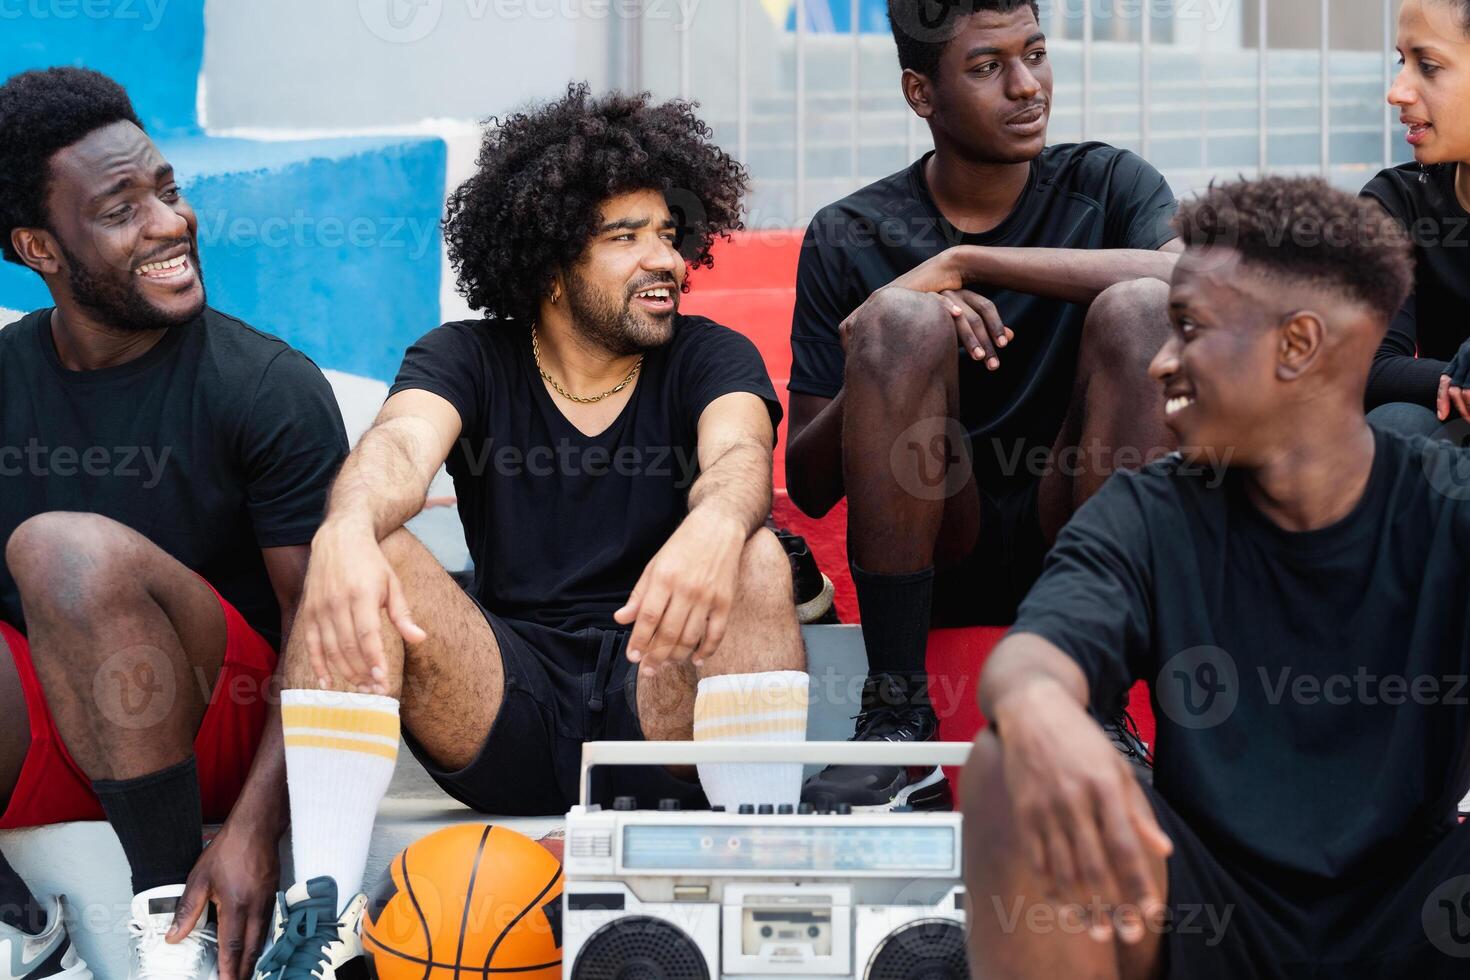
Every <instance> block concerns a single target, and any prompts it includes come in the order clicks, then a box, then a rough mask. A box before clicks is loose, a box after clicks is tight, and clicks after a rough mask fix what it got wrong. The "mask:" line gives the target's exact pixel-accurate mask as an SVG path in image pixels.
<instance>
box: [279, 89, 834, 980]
mask: <svg viewBox="0 0 1470 980" xmlns="http://www.w3.org/2000/svg"><path fill="white" fill-rule="evenodd" d="M707 133H708V130H707V128H706V127H705V126H704V124H703V123H702V122H701V121H700V120H699V119H697V118H696V117H695V116H694V115H693V113H692V112H691V111H690V107H689V106H688V105H687V104H685V103H678V102H671V103H667V104H663V105H658V104H653V103H651V102H650V101H649V99H648V97H647V96H646V95H645V96H636V97H630V96H622V95H609V96H606V97H601V98H593V97H592V96H591V95H590V94H589V93H588V90H587V89H586V87H585V86H576V87H573V88H572V89H571V90H570V91H569V92H568V93H567V95H566V97H565V98H563V99H561V100H560V101H557V102H554V103H551V104H549V105H546V106H542V107H538V108H536V109H535V110H533V111H531V112H528V113H526V114H520V115H514V116H511V117H509V118H508V119H506V120H505V121H504V122H502V123H499V124H497V125H495V126H494V127H492V128H491V129H490V130H489V131H488V132H487V133H486V135H485V141H484V144H483V146H482V147H481V150H480V157H479V159H480V167H481V169H480V170H479V172H478V173H477V174H475V175H474V176H473V177H472V178H470V180H468V181H467V182H466V183H465V184H464V185H463V186H461V187H460V188H459V190H458V191H456V193H455V194H454V196H453V197H452V198H451V200H450V204H449V218H448V221H447V222H446V225H445V232H446V237H447V239H448V243H449V250H450V255H451V257H452V258H453V259H454V261H455V263H456V265H457V267H458V270H459V277H460V287H461V289H462V291H463V292H464V293H465V295H466V298H467V299H468V300H469V302H470V305H471V306H472V307H474V308H475V309H482V310H485V311H486V312H487V314H489V316H488V317H487V318H486V319H483V320H477V321H468V322H463V323H450V324H446V325H445V326H442V327H440V328H438V329H437V330H434V331H432V332H430V333H429V334H427V335H426V336H425V337H423V338H422V339H421V340H420V341H419V342H418V343H417V344H415V345H414V346H413V347H412V348H410V349H409V351H408V354H407V356H406V357H405V358H404V361H403V367H402V369H401V370H400V372H399V375H398V379H397V381H396V382H395V383H394V385H393V388H392V391H391V393H390V395H389V398H388V401H387V403H386V404H385V405H384V406H383V410H382V412H381V414H380V415H379V417H378V420H377V423H376V424H375V425H374V427H373V429H372V430H371V431H370V432H368V434H367V435H366V436H364V437H363V440H362V442H361V443H360V444H359V446H358V448H357V450H356V451H355V452H354V453H353V454H352V456H351V457H350V458H349V459H348V461H347V463H346V465H345V466H344V467H343V469H342V475H341V476H340V477H339V478H338V480H337V483H336V485H335V486H334V488H333V491H332V498H331V503H330V507H329V510H328V515H327V519H326V521H325V522H324V524H323V526H322V529H321V531H320V532H319V533H318V534H317V536H316V539H315V541H314V543H313V550H312V559H311V568H310V570H309V572H308V575H307V584H306V598H305V600H304V602H303V605H302V612H301V618H300V621H299V624H298V627H297V630H296V633H295V634H294V635H293V636H292V639H291V643H290V645H289V647H288V649H287V651H286V661H287V667H286V670H287V677H286V683H287V687H288V690H286V692H285V694H284V704H285V709H284V723H285V731H286V754H287V768H288V771H289V783H290V788H291V817H292V837H293V848H294V857H295V864H296V874H297V880H298V882H299V883H298V884H297V885H296V886H295V887H294V888H292V889H290V890H289V891H288V892H287V893H286V894H285V896H284V898H283V906H284V909H285V910H287V911H288V912H289V914H290V916H291V917H292V921H297V918H296V917H297V915H298V913H301V914H304V913H306V912H310V911H311V910H314V909H315V910H319V911H320V912H321V913H322V916H321V917H320V919H319V922H320V929H319V931H318V932H317V933H316V934H313V935H303V934H301V932H300V931H298V930H296V929H285V928H281V929H278V932H277V945H276V947H275V949H273V950H272V951H271V952H269V953H267V955H266V957H265V958H264V959H263V960H262V961H261V965H262V971H263V972H262V976H263V977H269V978H272V980H274V978H276V977H285V978H289V980H297V978H298V976H299V977H300V978H305V977H306V976H307V975H308V973H309V972H310V970H315V971H316V972H312V973H311V975H312V976H317V977H320V976H334V975H347V974H348V972H349V969H350V968H349V967H348V964H354V963H356V960H357V959H358V958H359V957H360V956H361V955H362V952H361V948H360V946H359V945H358V940H357V936H356V935H355V933H353V931H352V925H353V924H354V923H355V922H356V921H358V918H359V917H360V915H361V914H362V908H363V904H364V901H365V899H364V898H363V896H361V895H358V896H357V897H356V898H355V899H354V898H352V896H353V895H354V893H355V892H357V891H358V888H359V883H360V882H361V880H362V873H363V865H364V862H365V860H366V855H367V847H368V841H369V838H370V835H371V831H372V826H373V815H374V813H375V812H376V809H377V804H378V801H379V800H380V799H381V798H382V795H383V792H384V790H385V789H386V787H387V782H388V778H389V776H390V775H391V772H392V761H391V749H389V748H388V746H389V745H390V744H392V745H396V743H397V739H396V736H397V733H398V731H399V725H400V721H399V719H400V716H401V719H402V720H401V726H402V732H403V734H404V737H405V739H406V740H407V742H408V745H409V746H410V748H411V749H412V750H413V752H414V754H415V755H416V756H417V757H418V758H419V760H420V761H421V762H422V763H423V764H424V766H425V768H427V769H428V771H429V774H430V775H431V776H432V777H433V778H434V779H435V780H436V781H437V782H438V783H439V784H440V786H442V787H443V788H444V790H445V791H446V792H447V793H449V794H450V795H452V796H454V797H455V798H456V799H458V800H460V801H462V802H464V803H466V804H467V805H469V806H472V807H474V808H476V809H478V810H481V811H483V812H490V813H500V814H552V813H565V812H566V810H567V808H568V807H569V806H571V805H572V804H574V803H575V802H576V801H577V800H578V797H579V795H580V793H579V786H578V775H579V768H580V760H581V750H582V743H583V742H584V741H588V740H640V739H650V740H674V739H679V740H684V739H689V738H690V737H691V736H692V737H693V738H694V739H695V740H698V741H709V740H731V739H734V740H742V739H756V740H761V741H800V740H802V739H803V738H805V731H806V698H807V691H808V683H809V682H808V679H807V676H806V673H805V670H804V663H805V660H804V655H803V651H802V646H801V636H800V629H799V626H798V624H797V619H796V604H795V600H794V597H793V590H792V580H791V569H790V565H789V564H788V562H787V559H786V555H785V552H784V550H783V549H782V547H781V545H780V544H779V542H778V541H777V540H776V538H775V536H774V535H773V534H771V533H770V532H769V531H767V530H765V529H764V528H763V523H764V521H765V518H766V515H767V514H768V513H769V508H770V503H771V452H772V447H773V445H774V442H775V431H776V428H775V427H776V423H777V421H778V420H779V417H780V408H779V403H778V402H777V400H776V395H775V392H774V390H773V389H772V386H771V382H770V379H769V377H768V376H767V374H766V371H765V367H764V365H763V364H762V363H761V359H760V355H759V353H758V352H757V351H756V349H755V347H754V345H753V344H751V343H750V341H749V340H747V339H745V338H744V337H742V336H740V335H738V334H736V333H735V332H734V331H731V330H729V329H726V328H725V327H722V326H720V325H718V324H715V323H713V322H711V321H709V320H706V319H703V318H700V317H687V316H682V315H680V314H679V312H678V306H679V296H680V293H681V291H682V290H683V288H684V285H685V277H686V272H687V269H688V266H689V265H690V264H693V265H695V266H698V265H700V264H705V263H707V262H708V261H709V259H710V247H711V244H712V241H713V239H714V238H715V236H716V235H719V234H722V233H724V232H726V231H728V230H729V229H731V228H735V227H738V223H739V215H740V203H741V196H742V193H743V190H744V186H745V174H744V171H743V169H742V168H741V167H740V166H739V165H738V164H736V163H735V162H734V161H732V160H731V159H730V158H729V157H728V156H727V155H725V154H724V153H723V152H721V151H720V150H719V149H717V148H716V147H714V146H713V145H711V144H710V143H709V142H708V136H707ZM671 204H673V205H675V206H677V207H678V208H679V209H680V210H679V212H678V213H677V214H676V213H675V212H674V211H673V210H671ZM446 461H447V463H448V466H449V472H450V474H451V475H452V476H453V478H454V484H455V491H456V495H457V496H458V500H459V511H460V516H461V517H462V518H463V520H464V525H465V538H466V542H467V543H468V545H469V550H470V553H471V556H472V557H473V558H474V563H475V581H474V585H473V588H472V590H471V594H469V595H466V594H465V592H464V591H463V590H461V589H460V588H459V587H457V586H456V585H455V583H454V582H453V581H452V580H451V579H450V578H449V576H448V575H447V574H445V572H444V570H443V569H442V568H440V567H439V565H438V564H437V563H436V562H435V561H434V559H433V558H432V557H431V556H430V555H429V553H428V552H427V551H425V549H424V547H423V546H422V545H421V544H419V542H418V541H416V540H415V539H414V538H413V536H412V535H410V534H409V533H408V532H407V531H406V530H404V529H403V523H404V521H406V520H407V519H408V518H410V517H412V516H413V514H414V513H415V512H417V510H418V509H419V507H420V506H421V505H422V503H423V500H424V494H425V493H426V491H427V489H428V487H429V481H430V479H431V478H432V477H433V475H434V473H435V472H436V471H437V470H438V468H439V466H440V465H441V464H443V463H445V462H446ZM385 614H386V618H385ZM385 754H386V755H387V758H384V757H383V756H384V755H385ZM698 774H699V780H700V781H699V782H698V783H696V782H693V781H690V780H687V779H685V778H683V776H681V775H676V774H675V773H674V772H672V771H667V770H664V769H662V768H654V769H652V770H649V771H629V770H626V769H621V768H619V769H611V770H608V771H607V772H606V773H604V774H603V776H604V777H605V778H603V779H602V781H601V782H600V783H598V784H597V785H595V786H594V789H593V792H594V794H595V795H596V796H597V797H598V799H601V800H604V801H608V802H610V800H609V797H611V796H613V795H626V796H633V797H636V799H637V800H638V802H640V803H641V804H642V805H644V806H652V805H654V803H655V801H662V800H677V801H682V802H683V804H684V805H685V806H686V807H687V806H695V807H702V806H704V805H705V796H706V795H707V796H708V798H709V799H710V800H711V801H713V802H714V803H715V804H717V805H723V806H727V807H729V808H731V809H733V808H734V807H736V806H737V805H738V804H740V803H751V804H757V805H758V804H763V803H770V804H778V805H779V804H785V803H791V804H794V803H796V802H797V800H798V797H799V794H800V783H801V767H800V766H798V765H791V764H784V763H783V764H780V765H777V766H759V765H755V766H751V765H744V766H734V765H729V766H722V765H716V766H704V765H701V766H699V767H698ZM595 782H596V780H595ZM339 899H340V900H341V901H342V902H343V903H345V905H341V906H339V905H338V904H337V903H338V900H339ZM532 914H533V917H534V922H533V923H532V925H531V928H535V929H546V928H551V925H550V924H549V923H548V921H547V917H548V916H554V909H540V908H538V909H535V910H534V911H533V913H532ZM308 967H309V968H310V969H308ZM351 968H360V967H357V966H354V967H351ZM273 970H284V972H280V973H278V972H269V971H273ZM298 971H299V972H298ZM333 971H337V972H336V973H334V972H333ZM352 975H356V974H352Z"/></svg>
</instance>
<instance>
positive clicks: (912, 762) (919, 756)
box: [582, 742, 972, 807]
mask: <svg viewBox="0 0 1470 980" xmlns="http://www.w3.org/2000/svg"><path fill="white" fill-rule="evenodd" d="M971 748H972V746H971V744H970V743H969V742H584V743H582V806H584V807H586V806H589V805H590V803H591V799H592V767H593V766H693V765H698V764H699V763H701V762H799V763H801V764H803V765H806V764H809V763H822V764H825V765H838V766H843V765H849V766H962V765H964V764H965V761H966V760H967V759H969V757H970V749H971Z"/></svg>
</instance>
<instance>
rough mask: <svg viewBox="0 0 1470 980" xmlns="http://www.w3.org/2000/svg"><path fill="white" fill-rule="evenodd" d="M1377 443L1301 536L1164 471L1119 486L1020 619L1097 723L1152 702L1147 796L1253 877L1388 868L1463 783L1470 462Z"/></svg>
mask: <svg viewBox="0 0 1470 980" xmlns="http://www.w3.org/2000/svg"><path fill="white" fill-rule="evenodd" d="M1375 440H1376V450H1375V453H1376V455H1375V458H1374V463H1373V469H1372V474H1371V476H1370V478H1369V483H1368V487H1367V490H1366V492H1365V493H1364V495H1363V498H1362V500H1361V501H1360V502H1359V504H1358V505H1357V507H1356V508H1355V509H1354V510H1353V511H1352V513H1351V514H1350V515H1348V516H1347V517H1346V518H1344V519H1343V520H1341V521H1339V522H1337V523H1336V524H1334V525H1332V526H1330V527H1327V528H1323V529H1320V530H1316V531H1309V532H1302V533H1293V532H1288V531H1284V530H1282V529H1281V528H1280V527H1279V526H1277V525H1276V524H1274V523H1273V522H1272V521H1270V519H1269V518H1267V517H1266V516H1265V515H1264V514H1262V513H1261V512H1260V510H1259V509H1258V508H1256V507H1255V506H1254V505H1253V504H1252V503H1251V502H1250V501H1249V500H1248V499H1247V497H1246V495H1245V491H1244V487H1243V485H1242V482H1241V479H1240V477H1239V475H1238V474H1235V473H1230V472H1228V471H1227V473H1226V474H1225V475H1224V476H1220V475H1217V474H1213V473H1202V472H1200V471H1199V470H1198V469H1195V468H1192V467H1191V466H1190V465H1189V464H1185V463H1182V462H1181V461H1180V459H1179V457H1178V456H1177V455H1176V456H1172V457H1170V458H1168V459H1166V460H1162V461H1160V462H1158V463H1155V464H1153V465H1150V466H1148V467H1146V468H1145V469H1144V470H1143V471H1142V472H1139V473H1128V472H1120V473H1118V474H1116V475H1114V476H1113V477H1112V478H1111V479H1110V480H1109V481H1108V482H1107V483H1106V484H1105V485H1104V486H1103V488H1102V489H1101V490H1100V491H1099V492H1098V493H1097V495H1096V496H1094V497H1093V498H1092V499H1091V500H1090V501H1088V502H1087V503H1086V504H1085V505H1083V507H1081V508H1080V509H1079V510H1078V512H1077V514H1076V516H1075V517H1073V518H1072V521H1071V523H1069V524H1068V525H1067V526H1066V527H1065V528H1064V529H1063V530H1062V533H1061V535H1060V537H1059V538H1058V540H1057V543H1056V546H1055V547H1054V548H1052V550H1051V554H1050V556H1049V557H1048V559H1047V563H1046V568H1045V571H1044V572H1043V574H1042V576H1041V579H1040V581H1039V582H1038V583H1037V584H1036V586H1035V588H1034V589H1033V590H1032V591H1031V594H1030V596H1029V597H1028V598H1027V599H1026V601H1025V603H1024V604H1023V605H1022V607H1021V611H1020V615H1019V618H1018V620H1017V622H1016V626H1015V631H1016V632H1026V633H1035V634H1039V635H1040V636H1042V637H1045V638H1046V639H1048V640H1050V641H1051V642H1052V643H1055V644H1056V645H1057V646H1058V647H1060V648H1061V649H1062V650H1064V651H1066V652H1067V653H1068V654H1069V655H1070V656H1072V657H1073V658H1074V659H1076V661H1077V662H1078V664H1080V665H1081V667H1082V669H1083V671H1084V672H1085V673H1086V675H1087V678H1088V681H1089V683H1090V685H1091V694H1092V698H1093V702H1094V703H1093V708H1094V710H1098V709H1099V708H1101V707H1103V706H1106V705H1108V704H1112V703H1114V702H1115V701H1116V699H1117V698H1118V697H1119V696H1120V695H1121V694H1122V692H1124V691H1125V690H1126V689H1127V687H1128V686H1129V685H1131V684H1132V682H1133V681H1135V680H1137V679H1143V680H1147V681H1148V682H1149V683H1150V684H1151V685H1152V689H1153V703H1154V711H1155V715H1156V717H1157V721H1158V738H1157V742H1158V744H1157V748H1156V752H1155V763H1156V769H1155V774H1154V785H1155V787H1156V788H1157V789H1158V791H1159V792H1160V793H1161V794H1162V795H1163V796H1164V797H1165V798H1166V799H1167V800H1168V801H1169V802H1170V804H1171V805H1173V807H1174V808H1175V809H1176V810H1178V811H1179V812H1180V813H1181V814H1182V815H1183V816H1184V817H1185V818H1186V819H1187V820H1188V821H1189V822H1190V824H1191V825H1192V826H1193V827H1194V829H1195V830H1196V831H1197V832H1198V833H1199V834H1200V836H1201V837H1202V838H1203V839H1204V840H1205V842H1206V843H1208V844H1211V845H1212V846H1213V848H1214V849H1215V850H1216V851H1217V853H1219V854H1220V855H1221V856H1222V857H1224V858H1226V859H1229V860H1236V861H1242V862H1246V863H1247V865H1248V866H1249V867H1250V868H1252V869H1254V870H1255V871H1256V872H1257V873H1270V872H1272V871H1273V870H1276V871H1280V870H1283V869H1284V870H1285V871H1287V872H1290V873H1296V874H1299V875H1302V876H1304V877H1305V879H1307V880H1320V879H1326V878H1335V877H1340V876H1343V875H1350V874H1355V873H1359V872H1361V873H1365V874H1372V873H1374V872H1376V871H1384V870H1388V869H1390V868H1391V867H1392V864H1393V862H1394V861H1396V860H1400V859H1403V858H1404V856H1405V855H1406V854H1411V853H1419V852H1418V850H1417V849H1418V848H1420V847H1422V845H1423V844H1424V843H1425V842H1426V841H1428V840H1430V839H1432V838H1433V837H1434V836H1436V835H1437V834H1440V833H1442V832H1444V831H1445V830H1447V829H1449V828H1452V827H1453V826H1454V825H1455V810H1456V803H1457V801H1458V800H1459V799H1460V798H1461V797H1462V796H1463V795H1464V794H1465V790H1466V784H1467V781H1470V759H1467V736H1470V709H1467V703H1470V701H1467V699H1470V688H1467V686H1466V684H1465V677H1466V674H1467V671H1470V602H1466V599H1465V597H1466V596H1467V595H1470V493H1467V492H1466V486H1465V483H1464V481H1463V478H1462V476H1461V474H1463V473H1464V472H1466V471H1470V454H1466V453H1465V452H1463V451H1462V450H1459V449H1457V448H1455V447H1454V446H1452V445H1450V444H1448V443H1444V442H1440V441H1433V442H1431V441H1429V440H1425V439H1423V438H1422V437H1421V438H1413V439H1410V438H1408V437H1402V436H1396V435H1392V434H1387V433H1381V432H1378V433H1375ZM1457 477H1459V479H1457ZM1416 685H1417V686H1416ZM1420 702H1432V703H1420Z"/></svg>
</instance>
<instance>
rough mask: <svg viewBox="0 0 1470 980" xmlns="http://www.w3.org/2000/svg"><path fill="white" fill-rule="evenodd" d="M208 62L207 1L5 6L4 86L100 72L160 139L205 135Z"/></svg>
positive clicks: (0, 22)
mask: <svg viewBox="0 0 1470 980" xmlns="http://www.w3.org/2000/svg"><path fill="white" fill-rule="evenodd" d="M247 2H248V0H247ZM203 63H204V0H6V2H4V3H0V79H3V78H9V77H10V76H11V75H14V74H16V73H17V72H20V71H25V70H26V69H29V68H50V67H53V66H57V65H76V66H79V67H83V68H94V69H96V70H97V71H100V72H103V73H105V74H107V75H110V76H112V77H113V78H115V79H117V80H118V81H119V82H121V83H122V84H123V86H124V87H126V88H127V90H128V94H129V95H131V96H132V99H133V105H134V107H135V108H136V109H137V110H138V115H139V117H140V118H141V119H142V120H143V122H144V124H145V125H146V126H147V127H148V129H149V130H150V131H151V132H153V133H155V134H156V135H162V134H165V133H182V132H197V131H198V129H199V126H198V122H197V119H196V116H195V105H196V102H197V99H198V88H199V70H200V67H201V66H202V65H203Z"/></svg>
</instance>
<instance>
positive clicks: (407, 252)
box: [0, 137, 445, 381]
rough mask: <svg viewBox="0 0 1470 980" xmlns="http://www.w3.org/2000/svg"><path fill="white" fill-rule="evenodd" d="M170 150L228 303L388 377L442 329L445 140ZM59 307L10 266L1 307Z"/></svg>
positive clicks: (218, 144)
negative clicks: (407, 354) (416, 344)
mask: <svg viewBox="0 0 1470 980" xmlns="http://www.w3.org/2000/svg"><path fill="white" fill-rule="evenodd" d="M160 142H161V146H162V149H163V151H164V153H165V155H166V156H167V157H168V158H169V160H170V162H171V163H173V165H174V166H175V168H176V169H177V171H178V173H179V175H180V178H181V180H182V182H183V187H184V193H185V195H186V196H187V197H188V199H189V202H190V204H192V205H193V207H194V210H195V212H196V213H197V214H198V217H199V246H200V261H201V264H202V266H203V271H204V282H205V286H206V287H207V289H208V291H209V301H210V303H211V304H212V305H213V306H215V307H216V308H217V309H220V310H223V311H225V312H227V313H229V314H231V315H232V316H236V317H239V318H240V319H242V320H244V321H245V322H247V323H249V324H251V325H252V326H254V327H256V328H258V329H260V330H264V331H266V332H268V333H272V334H275V335H277V336H279V337H281V338H282V339H283V340H285V341H286V342H287V343H289V344H291V345H292V346H293V347H296V348H297V349H298V350H301V351H302V352H303V353H305V354H306V355H307V356H308V357H310V358H312V359H313V360H314V361H316V362H317V364H318V365H320V366H321V367H323V368H333V369H335V370H338V371H344V372H347V373H350V374H355V375H360V376H363V377H368V378H376V379H378V380H380V381H387V380H391V379H392V378H393V376H394V374H396V372H397V370H398V366H399V362H400V361H401V359H402V357H403V352H404V350H406V349H407V348H408V346H409V345H410V344H412V343H413V341H415V340H417V339H418V338H419V337H420V336H422V335H423V334H425V333H427V332H428V331H429V330H431V329H433V328H434V327H436V326H438V325H439V304H440V288H439V282H440V276H441V273H442V268H441V266H442V263H441V251H442V249H441V246H440V242H441V237H440V231H439V221H440V217H441V212H442V209H443V202H444V174H445V147H444V143H443V142H442V141H440V140H438V139H423V138H418V137H412V138H380V137H375V138H353V139H330V140H307V141H292V142H269V143H268V142H254V141H250V140H235V139H213V138H209V137H182V138H173V139H164V140H162V141H160ZM50 302H51V299H50V296H49V294H48V293H47V291H46V286H45V283H43V282H42V281H41V278H40V277H39V276H37V275H36V274H35V273H33V272H31V271H30V270H29V269H25V268H22V267H20V266H16V265H12V264H10V263H4V264H0V307H9V308H12V309H18V310H30V309H36V308H38V307H42V306H47V305H50Z"/></svg>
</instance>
